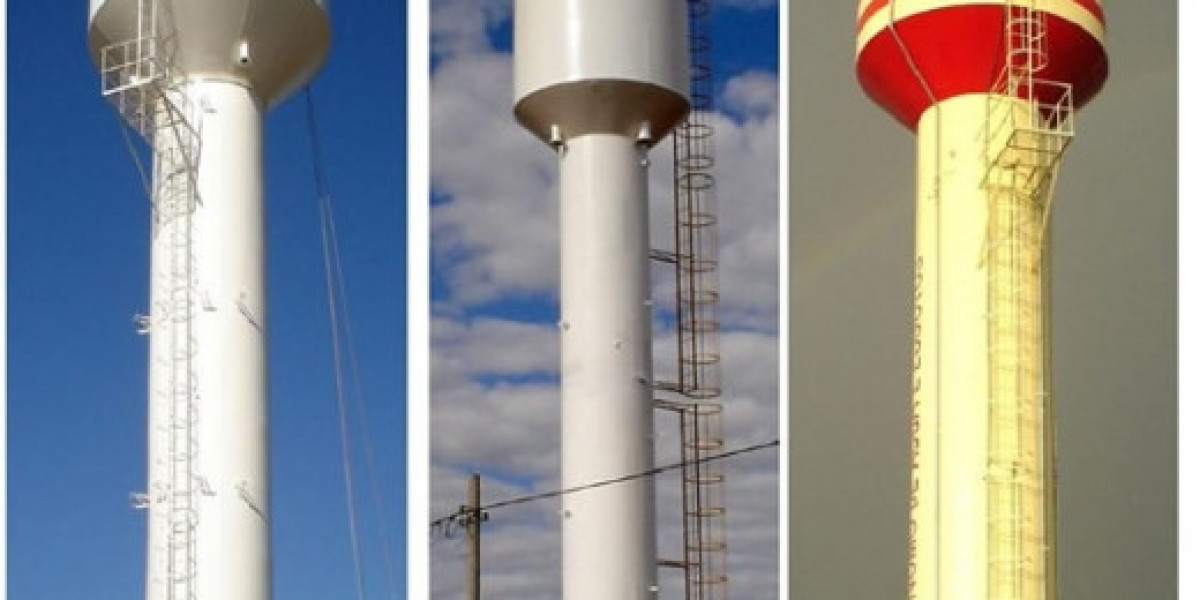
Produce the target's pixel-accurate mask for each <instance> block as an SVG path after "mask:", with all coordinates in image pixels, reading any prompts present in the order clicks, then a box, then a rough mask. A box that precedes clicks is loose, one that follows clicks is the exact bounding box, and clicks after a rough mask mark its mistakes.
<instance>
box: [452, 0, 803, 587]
mask: <svg viewBox="0 0 1200 600" xmlns="http://www.w3.org/2000/svg"><path fill="white" fill-rule="evenodd" d="M715 4H716V5H717V6H718V9H717V12H716V14H715V15H714V19H713V23H714V27H715V29H714V32H713V36H714V40H713V47H714V52H713V66H714V69H715V72H716V80H715V85H714V92H715V94H716V97H717V108H718V111H719V114H717V115H714V116H713V118H712V119H713V120H712V122H713V123H714V125H715V127H716V130H717V134H716V150H715V153H716V161H717V167H716V175H717V178H718V189H719V191H718V196H719V199H718V200H717V204H718V207H719V219H720V225H719V233H718V237H719V239H720V261H721V290H722V307H721V310H722V312H721V323H722V327H723V331H722V336H721V337H722V339H721V345H722V351H723V355H724V356H723V359H724V360H725V369H724V372H725V392H726V393H725V396H724V400H725V403H726V404H725V405H726V421H725V422H726V433H727V443H728V446H729V447H730V448H736V447H741V446H745V445H750V444H753V443H757V442H762V441H765V440H770V439H774V438H776V437H778V435H779V432H778V416H777V411H778V369H777V367H778V341H779V340H778V336H779V329H778V302H777V299H778V289H779V288H778V281H777V273H778V265H779V262H778V261H779V247H778V242H779V238H778V197H779V194H778V192H779V190H778V185H777V183H778V176H779V171H778V148H779V144H778V142H779V138H778V105H779V102H778V89H779V88H778V48H779V45H778V38H777V35H776V33H777V30H778V6H777V5H776V4H775V3H773V2H770V1H766V2H763V1H760V0H752V1H748V2H747V1H740V2H734V1H730V2H721V1H717V2H716V3H715ZM430 24H431V29H432V32H433V36H432V40H431V50H432V52H433V53H434V59H433V60H432V61H431V66H432V72H431V75H430V85H431V91H430V120H431V131H430V141H431V154H430V168H431V171H432V173H431V184H430V187H431V196H432V205H431V208H430V236H431V249H430V254H431V257H432V258H433V272H432V274H431V281H432V286H433V289H432V290H431V294H430V304H431V312H432V315H431V323H430V334H431V338H432V340H431V349H430V366H431V370H432V377H431V392H430V411H429V413H430V421H431V431H430V434H431V435H430V441H431V463H432V465H431V469H430V479H431V481H430V510H431V511H432V513H433V514H431V515H430V519H433V518H436V517H441V516H443V515H446V514H449V513H450V512H453V511H454V510H456V509H457V507H458V505H459V504H460V503H461V498H462V494H463V490H464V486H465V480H466V475H467V473H468V472H470V471H472V470H479V471H481V472H482V474H483V483H482V486H483V501H484V503H485V504H486V503H489V502H495V501H500V500H504V499H508V498H512V497H515V496H519V495H524V494H527V493H530V492H534V491H536V492H542V491H547V490H554V489H557V487H558V485H559V483H558V479H559V472H558V448H559V410H558V400H559V395H558V394H559V392H558V379H557V376H558V367H559V365H558V332H557V328H556V326H555V323H556V322H557V319H558V292H557V289H558V269H559V265H558V192H557V188H558V172H557V166H556V164H555V159H554V154H553V152H551V151H550V150H549V149H548V148H546V147H545V146H544V145H542V144H541V143H540V142H538V141H537V140H536V139H535V138H534V137H533V136H532V135H530V134H529V133H527V132H525V131H523V130H522V129H521V128H520V127H519V126H518V125H517V124H516V122H515V121H514V119H513V117H512V91H511V90H512V82H511V79H512V62H511V46H512V44H511V34H510V33H509V28H510V27H511V2H510V1H508V0H440V1H439V2H437V3H435V4H434V5H433V10H432V13H431V15H430ZM669 146H670V144H660V145H659V147H658V148H657V149H656V150H655V151H654V152H653V153H652V154H651V165H652V167H651V175H650V180H651V181H650V187H651V206H650V211H651V230H652V235H651V238H652V239H651V245H652V247H656V248H664V247H669V242H668V239H669V236H667V235H665V234H667V233H668V231H669V219H668V218H667V217H669V214H670V208H669V200H668V199H669V198H670V190H669V177H670V174H669V172H668V171H669V170H668V169H666V168H665V167H667V166H668V165H669V164H670V157H669ZM652 271H653V274H652V276H653V277H659V276H664V275H667V274H668V273H667V272H666V270H665V269H661V270H660V269H657V268H656V269H653V270H652ZM669 281H670V280H669V279H668V278H662V279H659V280H658V281H657V283H656V284H652V288H654V291H653V294H654V297H655V299H656V301H658V302H659V303H660V305H661V306H666V305H667V304H668V297H670V298H673V296H672V295H671V292H670V289H669V287H670V284H669ZM658 328H659V331H656V332H655V341H654V343H655V348H656V358H655V363H656V369H658V370H660V371H663V370H666V369H667V368H669V365H668V363H669V362H670V360H672V359H673V352H672V351H670V350H669V347H670V345H671V336H670V333H669V332H668V331H666V325H665V324H664V323H659V324H658ZM658 420H659V421H660V422H659V423H658V427H659V428H660V432H663V433H661V434H660V436H659V437H658V440H659V450H660V454H659V455H658V456H657V458H656V462H657V463H666V462H670V461H671V460H672V459H673V457H672V455H671V454H672V452H673V448H672V447H671V444H672V442H671V441H670V435H671V432H672V431H673V429H672V428H673V427H677V424H676V423H674V422H672V421H669V420H665V419H658ZM674 443H676V444H677V439H676V440H675V441H674ZM777 458H778V456H777V453H775V452H763V453H758V454H756V455H751V456H747V457H746V458H744V459H742V458H739V459H731V460H729V461H726V464H725V467H726V469H727V472H728V473H729V477H730V481H731V484H730V486H729V487H728V488H727V489H728V494H729V496H728V502H729V504H728V506H729V509H730V517H729V521H728V523H727V529H728V531H729V532H730V542H731V545H732V546H733V549H732V550H731V552H730V555H729V556H730V562H729V564H730V573H731V577H732V581H733V584H732V585H731V588H730V590H731V597H745V598H772V597H775V595H776V593H777V581H778V557H777V555H776V548H777V547H778V539H779V538H778V535H779V527H778V525H779V524H778V517H777V509H778V507H777V502H776V501H777V498H778V469H777ZM660 479H662V483H661V484H660V485H659V490H660V492H661V493H660V495H659V514H660V525H659V537H660V539H661V540H664V541H663V542H662V544H661V546H660V549H661V554H662V555H663V556H664V557H669V556H670V555H671V554H672V544H674V543H676V542H677V540H678V538H679V533H678V521H677V519H678V517H677V516H675V515H677V511H678V508H677V506H678V505H677V503H678V499H677V497H675V494H676V490H677V488H678V485H677V481H676V480H675V479H670V478H660ZM673 484H674V485H673ZM558 506H559V505H558V502H557V501H546V502H539V503H533V504H526V505H520V506H514V507H512V508H506V509H503V510H501V511H497V512H496V513H495V514H493V515H492V518H491V520H490V521H489V522H488V523H487V524H486V525H485V526H484V527H485V533H484V550H483V551H484V556H483V565H484V572H483V587H484V589H485V590H486V592H487V596H488V597H489V598H492V599H493V600H507V599H510V598H511V599H514V600H515V599H518V598H519V599H521V600H537V599H541V598H545V599H553V598H557V597H558V595H559V594H558V585H559V577H560V573H559V546H560V537H559V525H558V523H559V517H558V516H557V514H556V511H557V509H558ZM673 511H674V512H673ZM676 545H677V544H676ZM461 557H462V544H461V540H454V539H451V540H445V539H442V538H437V539H434V540H432V541H431V544H430V566H431V580H430V589H431V592H432V597H433V598H438V599H441V598H456V597H459V595H460V591H459V588H458V586H459V583H460V581H459V580H460V579H461V577H460V573H461V568H462V563H461ZM669 579H670V575H664V576H663V587H664V595H665V596H667V597H670V596H671V595H672V594H673V593H674V592H675V590H674V587H673V583H672V582H671V581H668V580H669Z"/></svg>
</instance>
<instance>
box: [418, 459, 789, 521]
mask: <svg viewBox="0 0 1200 600" xmlns="http://www.w3.org/2000/svg"><path fill="white" fill-rule="evenodd" d="M778 445H779V440H778V439H774V440H771V441H768V442H760V443H758V444H753V445H750V446H744V447H742V448H737V449H735V450H728V451H726V452H721V453H719V454H711V455H709V456H705V457H703V458H700V459H697V460H692V461H679V462H674V463H669V464H665V465H659V466H657V467H654V468H651V469H647V470H645V471H639V472H636V473H628V474H626V475H621V476H618V477H612V478H609V479H601V480H598V481H593V482H591V483H585V484H583V485H577V486H572V487H568V488H562V489H558V490H553V491H549V492H540V493H537V494H531V495H528V496H519V497H516V498H509V499H507V500H501V501H499V502H493V503H492V504H485V505H483V506H480V507H479V508H472V509H465V508H460V509H459V511H458V512H455V513H454V514H452V515H446V516H444V517H441V518H438V519H434V520H433V521H431V522H430V523H429V527H430V528H432V529H445V528H449V527H453V525H454V523H456V522H457V520H458V519H460V518H462V517H463V511H464V510H470V511H471V512H474V513H484V512H488V511H493V510H496V509H498V508H506V507H509V506H515V505H518V504H527V503H530V502H537V501H540V500H549V499H551V498H559V497H562V496H566V495H569V494H575V493H578V492H583V491H587V490H593V489H596V488H600V487H605V486H609V485H615V484H618V483H625V482H627V481H634V480H637V479H644V478H647V477H653V476H655V475H659V474H661V473H665V472H667V471H672V470H675V469H680V468H683V467H684V466H685V465H690V464H699V463H707V462H711V461H715V460H721V459H724V458H730V457H733V456H738V455H740V454H748V453H751V452H758V451H760V450H765V449H767V448H772V447H775V446H778Z"/></svg>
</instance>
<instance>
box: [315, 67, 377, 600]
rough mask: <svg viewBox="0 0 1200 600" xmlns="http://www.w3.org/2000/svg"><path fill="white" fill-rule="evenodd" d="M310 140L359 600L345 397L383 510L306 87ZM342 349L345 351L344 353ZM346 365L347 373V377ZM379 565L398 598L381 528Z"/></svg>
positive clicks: (359, 558)
mask: <svg viewBox="0 0 1200 600" xmlns="http://www.w3.org/2000/svg"><path fill="white" fill-rule="evenodd" d="M304 94H305V103H306V112H307V121H308V129H309V138H310V141H311V145H312V153H313V176H314V183H315V185H316V189H317V204H318V212H319V216H320V226H321V248H322V252H323V255H324V269H325V284H326V293H327V301H328V305H329V319H330V328H331V332H332V338H333V339H332V343H333V361H334V380H335V389H336V395H337V409H338V424H339V431H340V434H341V446H342V477H343V481H344V485H345V490H346V506H347V520H348V528H349V532H350V544H351V551H352V555H353V563H354V574H355V587H356V591H357V594H358V595H357V597H358V600H365V597H366V577H365V573H364V567H363V554H364V553H363V542H362V539H361V537H360V535H359V528H360V524H359V522H358V509H357V506H358V503H357V499H356V494H355V486H354V474H353V471H354V469H353V464H352V463H353V458H352V456H353V449H352V447H351V427H350V417H349V416H348V413H349V407H348V404H349V402H348V401H347V396H349V398H350V399H351V400H352V401H353V402H354V403H355V405H356V407H357V409H358V416H359V424H360V427H361V430H362V445H363V450H364V453H365V455H366V462H367V475H368V478H367V479H368V483H369V484H370V485H369V489H370V491H371V496H372V499H373V501H374V504H375V509H376V510H377V511H378V513H379V518H380V519H383V518H384V516H385V515H386V514H387V513H386V512H385V511H384V510H383V499H382V495H381V491H380V486H379V477H378V470H377V469H376V464H375V463H376V461H375V450H374V445H373V443H372V442H371V435H370V429H369V427H368V423H369V419H368V417H367V409H366V402H365V400H364V398H365V394H364V392H363V387H362V376H361V369H360V368H359V361H358V353H357V352H356V350H355V342H354V334H353V331H354V330H353V327H352V319H351V318H350V314H349V311H348V309H347V307H348V306H349V295H348V293H347V288H346V278H345V274H344V270H343V267H342V258H341V250H340V244H339V242H338V236H337V226H336V221H335V219H334V216H333V206H332V202H331V194H330V192H329V182H328V178H327V175H326V172H325V168H324V162H323V159H322V154H321V147H320V135H319V130H318V127H317V117H316V106H315V102H314V100H313V96H312V90H311V88H310V87H309V86H305V88H304ZM343 348H344V349H345V352H344V354H343ZM347 363H348V369H349V373H346V369H347V367H346V365H347ZM379 531H380V537H381V540H382V546H383V553H384V562H385V567H386V572H387V577H388V584H389V588H390V591H391V597H392V598H396V599H397V600H398V599H399V598H400V597H401V595H400V589H399V587H398V583H397V578H396V572H395V566H394V560H393V554H392V550H391V543H390V542H389V541H388V537H387V531H386V528H384V527H380V528H379Z"/></svg>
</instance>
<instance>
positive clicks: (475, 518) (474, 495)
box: [459, 473, 485, 600]
mask: <svg viewBox="0 0 1200 600" xmlns="http://www.w3.org/2000/svg"><path fill="white" fill-rule="evenodd" d="M459 514H460V515H461V518H462V520H463V524H464V525H465V526H466V530H467V584H466V600H479V548H480V544H479V524H480V523H481V522H482V521H483V520H484V518H485V517H484V516H483V513H481V512H480V510H479V473H471V478H470V479H469V480H468V481H467V504H466V505H465V506H463V507H462V509H461V510H460V511H459Z"/></svg>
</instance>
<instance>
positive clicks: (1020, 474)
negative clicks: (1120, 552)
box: [908, 94, 1049, 600]
mask: <svg viewBox="0 0 1200 600" xmlns="http://www.w3.org/2000/svg"><path fill="white" fill-rule="evenodd" d="M991 98H992V100H991V101H989V95H987V94H968V95H963V96H958V97H955V98H952V99H949V100H945V101H943V102H940V103H938V104H936V105H934V106H933V107H932V108H930V109H929V110H926V111H925V112H924V114H923V115H922V116H921V119H920V122H919V124H918V181H917V210H916V214H917V244H916V259H915V260H916V264H915V274H914V275H915V289H914V348H913V417H912V495H911V503H910V509H911V520H910V523H909V534H910V546H909V557H910V562H909V574H908V581H909V583H908V588H909V592H908V597H909V598H913V599H920V600H949V599H956V598H980V599H988V600H1011V599H1014V598H1030V599H1034V598H1036V599H1038V600H1041V599H1042V598H1043V594H1044V586H1045V579H1046V574H1045V568H1044V561H1045V540H1046V537H1045V528H1046V523H1045V518H1044V515H1045V512H1044V509H1045V506H1044V502H1045V500H1044V496H1043V492H1042V489H1043V478H1044V465H1045V464H1046V463H1047V460H1048V459H1049V457H1047V456H1046V454H1045V452H1044V451H1043V448H1042V440H1043V438H1042V427H1043V419H1044V414H1043V411H1044V409H1043V402H1042V399H1043V393H1044V390H1043V386H1042V384H1043V382H1042V369H1043V344H1044V339H1043V338H1044V333H1043V324H1042V320H1041V295H1042V291H1041V271H1040V268H1041V237H1040V236H1041V234H1042V229H1041V228H1042V225H1043V223H1044V221H1043V218H1042V215H1043V209H1044V195H1039V194H1043V193H1044V192H1045V190H1044V189H1042V190H1035V189H1034V188H1033V187H1030V185H1031V184H1030V182H1031V181H1036V177H1034V178H1032V179H1031V178H1030V175H1031V171H1030V169H1031V168H1037V167H1036V165H1037V162H1038V158H1037V156H1036V153H1035V152H1033V151H1032V150H1031V151H1030V153H1029V154H1028V155H1026V156H1025V158H1026V159H1028V160H1026V161H1024V164H1026V165H1027V166H1026V167H1021V168H1016V169H1014V168H1008V167H1000V168H992V167H993V163H994V161H993V159H994V157H995V156H996V155H997V152H998V151H999V147H1003V146H1005V143H1006V140H1008V139H1009V134H1010V133H1011V132H1012V123H1013V121H1011V120H1010V121H1007V122H1005V121H1003V120H1002V119H1001V118H1000V115H1001V114H1007V115H1013V114H1024V115H1026V116H1027V115H1028V114H1029V112H1028V111H1029V108H1028V105H1027V104H1026V103H1024V102H1023V101H1021V100H1018V99H1014V98H997V97H991ZM997 107H999V108H1000V110H997ZM989 111H991V113H992V115H993V117H989ZM989 125H990V127H989ZM1009 154H1010V156H1020V153H1019V152H1017V153H1014V152H1011V151H1010V153H1009ZM1029 165H1033V166H1029Z"/></svg>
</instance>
